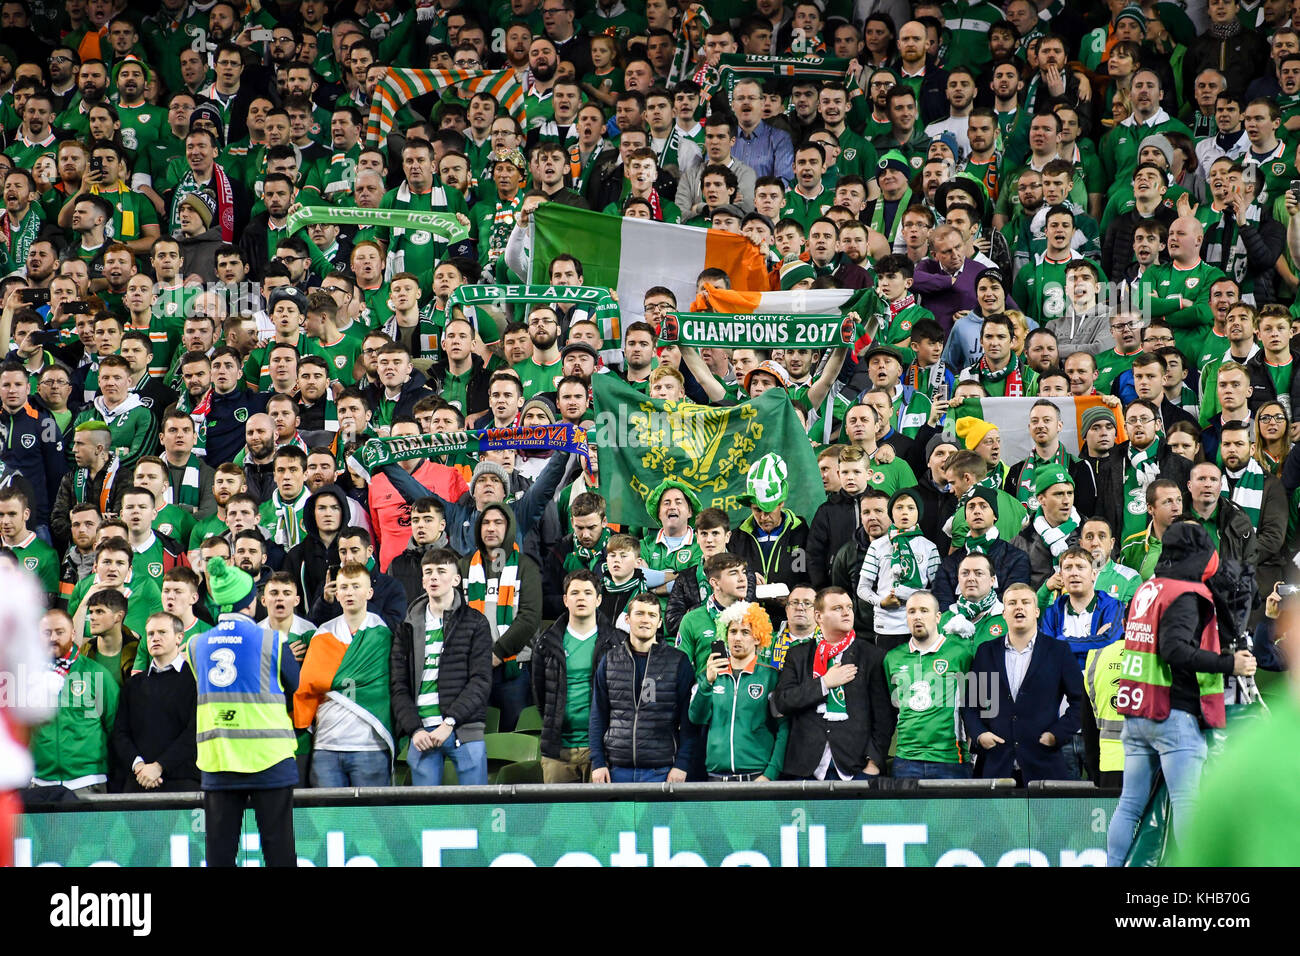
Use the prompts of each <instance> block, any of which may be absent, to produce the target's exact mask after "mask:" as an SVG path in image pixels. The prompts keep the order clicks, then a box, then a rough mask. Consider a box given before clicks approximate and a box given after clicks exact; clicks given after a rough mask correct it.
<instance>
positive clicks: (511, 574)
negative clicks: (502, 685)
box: [465, 543, 519, 679]
mask: <svg viewBox="0 0 1300 956" xmlns="http://www.w3.org/2000/svg"><path fill="white" fill-rule="evenodd" d="M498 560H499V561H500V563H501V567H500V569H499V570H498V569H496V564H497V563H498ZM492 564H493V574H494V575H495V576H496V579H497V586H496V589H495V590H492V589H489V588H488V579H487V569H486V568H485V567H484V566H483V551H482V549H479V550H476V551H475V552H474V554H473V556H472V557H471V558H470V559H469V575H468V576H467V577H466V578H465V603H466V604H468V605H469V606H470V607H472V608H473V609H474V610H476V611H478V612H479V613H480V614H482V615H483V616H484V617H486V618H487V620H488V626H489V627H490V628H492V640H493V641H497V640H500V638H501V635H502V634H504V633H505V632H506V631H508V630H509V629H510V625H511V624H512V623H514V619H515V615H516V614H518V613H519V545H518V544H513V543H512V544H511V545H510V550H509V551H507V552H505V555H504V557H503V558H500V559H498V558H493V559H492ZM503 663H504V664H505V668H506V670H505V673H504V674H503V676H504V677H505V678H507V679H509V678H512V677H514V676H515V675H516V674H518V673H519V664H518V663H517V662H516V661H515V659H514V658H513V657H509V658H506V660H505V661H504V662H503Z"/></svg>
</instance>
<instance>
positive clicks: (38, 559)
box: [9, 531, 60, 595]
mask: <svg viewBox="0 0 1300 956" xmlns="http://www.w3.org/2000/svg"><path fill="white" fill-rule="evenodd" d="M9 549H10V550H11V551H13V553H14V557H15V558H17V559H18V563H19V564H21V565H22V566H23V567H24V568H26V569H27V570H28V571H30V572H32V573H33V574H35V575H36V577H37V580H39V581H40V582H41V587H42V588H43V589H44V590H45V593H46V594H51V595H54V594H58V593H59V572H60V562H59V556H58V554H57V553H56V552H55V550H54V549H53V548H51V547H50V546H49V545H48V544H46V543H45V542H44V541H42V540H41V539H40V538H38V537H37V536H36V532H35V531H33V532H31V533H30V534H28V536H27V541H26V542H25V543H24V544H11V545H10V546H9Z"/></svg>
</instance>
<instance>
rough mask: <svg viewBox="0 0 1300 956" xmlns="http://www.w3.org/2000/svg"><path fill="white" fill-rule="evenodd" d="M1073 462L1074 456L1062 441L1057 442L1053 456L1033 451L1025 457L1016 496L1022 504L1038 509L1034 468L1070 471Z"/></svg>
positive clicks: (1031, 508) (1030, 508)
mask: <svg viewBox="0 0 1300 956" xmlns="http://www.w3.org/2000/svg"><path fill="white" fill-rule="evenodd" d="M1073 464H1074V456H1073V455H1071V454H1070V453H1069V452H1068V451H1066V450H1065V444H1064V443H1062V442H1057V443H1056V454H1054V455H1053V456H1052V457H1051V458H1047V459H1042V458H1039V457H1038V453H1037V452H1036V451H1031V452H1030V453H1029V457H1028V458H1026V459H1025V466H1024V467H1023V468H1022V469H1020V484H1018V485H1016V498H1017V499H1019V501H1020V503H1021V504H1023V505H1026V506H1029V510H1031V511H1033V510H1036V508H1037V501H1036V499H1037V496H1036V495H1035V494H1034V469H1035V468H1037V467H1040V466H1041V467H1044V468H1051V467H1056V468H1063V469H1065V470H1066V471H1069V470H1070V466H1071V465H1073Z"/></svg>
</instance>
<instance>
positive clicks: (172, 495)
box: [163, 452, 201, 509]
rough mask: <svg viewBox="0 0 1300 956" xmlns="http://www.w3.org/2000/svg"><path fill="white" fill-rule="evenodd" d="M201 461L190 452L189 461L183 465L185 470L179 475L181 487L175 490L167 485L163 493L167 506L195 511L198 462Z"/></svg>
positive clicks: (197, 487) (197, 497)
mask: <svg viewBox="0 0 1300 956" xmlns="http://www.w3.org/2000/svg"><path fill="white" fill-rule="evenodd" d="M200 461H201V459H200V458H199V456H198V455H196V454H194V453H193V452H190V459H189V461H187V462H186V463H185V470H184V472H182V473H181V486H180V488H179V489H177V488H176V487H175V486H174V485H172V484H171V483H168V485H167V490H166V491H165V492H163V496H164V500H166V502H167V504H169V505H184V506H185V507H187V508H194V509H197V508H198V506H199V462H200Z"/></svg>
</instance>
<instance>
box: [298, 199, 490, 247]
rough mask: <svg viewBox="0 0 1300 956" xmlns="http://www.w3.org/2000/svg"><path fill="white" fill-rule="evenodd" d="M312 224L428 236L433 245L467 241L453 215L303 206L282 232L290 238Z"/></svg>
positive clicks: (466, 228)
mask: <svg viewBox="0 0 1300 956" xmlns="http://www.w3.org/2000/svg"><path fill="white" fill-rule="evenodd" d="M314 222H332V223H337V224H338V225H344V226H365V227H369V228H374V227H377V226H378V227H383V228H387V229H410V230H412V231H419V232H427V233H428V234H429V235H431V236H432V237H433V240H434V241H435V242H440V243H443V244H444V245H451V244H452V243H453V242H460V241H461V240H462V239H467V238H469V226H466V225H465V224H464V223H462V222H461V221H460V220H459V219H457V218H456V215H455V213H450V212H429V211H427V210H426V211H419V210H415V209H362V208H360V207H355V206H353V207H348V206H302V207H300V208H299V209H297V210H296V211H294V212H292V213H290V214H289V218H288V219H286V220H285V223H284V231H285V233H286V234H287V235H290V236H292V235H293V234H294V233H296V232H297V231H298V229H299V228H301V227H302V226H306V225H310V224H311V223H314Z"/></svg>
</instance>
